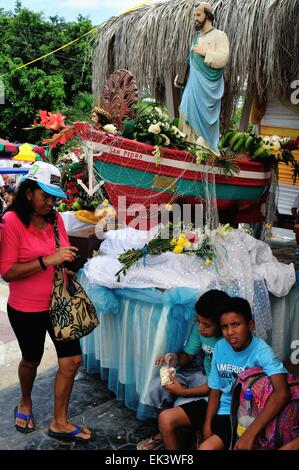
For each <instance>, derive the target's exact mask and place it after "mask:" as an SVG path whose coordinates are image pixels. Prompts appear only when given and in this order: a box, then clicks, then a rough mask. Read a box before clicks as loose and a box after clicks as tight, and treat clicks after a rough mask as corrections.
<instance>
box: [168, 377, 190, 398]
mask: <svg viewBox="0 0 299 470" xmlns="http://www.w3.org/2000/svg"><path fill="white" fill-rule="evenodd" d="M172 381H173V382H172V384H170V385H164V387H163V388H164V389H165V390H167V392H169V393H172V394H173V395H178V396H184V391H185V390H186V389H185V387H183V386H182V385H181V384H180V382H178V381H177V380H176V379H175V378H173V379H172Z"/></svg>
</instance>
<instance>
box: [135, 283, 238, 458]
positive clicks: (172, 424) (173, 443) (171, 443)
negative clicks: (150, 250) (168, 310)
mask: <svg viewBox="0 0 299 470" xmlns="http://www.w3.org/2000/svg"><path fill="white" fill-rule="evenodd" d="M227 299H229V296H228V295H227V294H226V293H225V292H222V291H219V290H216V289H212V290H210V291H208V292H206V293H204V294H203V295H202V296H201V297H200V298H199V300H198V301H197V303H196V305H195V310H196V320H197V321H196V322H195V324H194V325H193V328H192V332H191V335H190V337H189V339H188V341H187V343H186V345H185V347H184V350H183V351H182V352H180V353H179V355H178V357H177V355H176V354H173V353H170V354H169V353H168V354H166V355H164V356H162V357H160V358H158V359H157V360H156V364H157V365H160V366H161V365H163V364H164V363H165V362H168V364H169V365H172V366H173V365H175V363H178V365H179V368H178V371H177V374H176V376H175V378H173V379H172V383H171V384H169V385H165V386H163V387H162V386H161V384H160V377H155V378H154V379H153V380H152V382H151V383H150V386H149V391H148V400H147V404H149V405H151V406H154V407H155V408H156V410H157V415H158V418H159V430H160V433H159V434H157V435H155V436H151V437H150V438H148V439H145V440H143V441H141V442H139V444H138V445H137V449H138V450H157V449H160V448H161V447H162V446H163V443H164V447H165V449H167V450H175V449H177V448H178V446H179V442H178V438H177V430H178V428H180V427H182V426H184V427H190V426H194V427H196V428H200V427H201V426H202V424H203V421H204V417H205V411H206V407H207V395H208V393H209V387H208V385H207V376H208V375H209V373H210V370H211V362H212V355H213V352H214V348H215V345H216V343H217V341H219V339H220V338H221V331H220V328H219V323H218V317H219V313H220V311H221V306H222V305H223V303H224V302H225V301H226V300H227ZM199 353H202V355H203V356H204V360H203V369H202V363H201V364H198V363H197V364H194V361H193V360H194V358H195V357H196V356H198V354H199ZM169 359H170V361H169ZM195 408H196V410H195ZM197 415H199V418H198V419H197ZM165 427H166V428H167V430H166V431H165Z"/></svg>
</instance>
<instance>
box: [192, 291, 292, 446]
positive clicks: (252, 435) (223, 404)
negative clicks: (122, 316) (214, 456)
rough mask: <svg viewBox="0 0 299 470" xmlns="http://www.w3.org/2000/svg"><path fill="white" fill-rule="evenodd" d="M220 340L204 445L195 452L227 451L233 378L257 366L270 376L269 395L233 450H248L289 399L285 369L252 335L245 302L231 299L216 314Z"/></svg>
mask: <svg viewBox="0 0 299 470" xmlns="http://www.w3.org/2000/svg"><path fill="white" fill-rule="evenodd" d="M220 325H221V329H222V334H223V339H221V340H220V341H219V342H218V343H217V344H216V346H215V351H214V355H213V360H212V368H211V373H210V375H209V379H208V385H209V388H210V394H209V401H208V409H207V413H206V419H205V423H204V427H203V437H204V442H203V443H202V444H201V445H200V447H199V450H224V449H229V447H230V441H231V423H230V405H231V400H232V389H233V386H234V384H235V382H236V379H237V376H238V374H239V373H240V372H243V371H244V370H245V369H247V368H249V367H254V366H260V367H261V368H262V369H263V370H264V372H265V374H267V375H268V376H269V377H270V380H271V382H272V385H273V393H272V394H271V396H270V397H269V399H268V401H267V403H266V405H265V406H264V408H263V410H262V411H261V413H260V414H259V416H258V417H257V418H256V419H255V420H254V422H253V423H252V424H251V425H250V426H249V427H248V428H247V429H246V431H245V432H244V434H243V435H242V436H241V437H240V438H239V439H238V441H237V442H236V444H235V449H238V450H241V449H252V448H253V445H254V441H255V439H256V437H257V436H258V435H259V434H260V432H261V431H262V430H263V428H264V427H265V426H266V425H267V424H268V423H269V422H270V421H271V420H272V419H273V418H274V417H275V416H276V415H277V414H278V413H279V412H280V410H281V409H282V408H283V407H284V406H285V405H286V403H287V401H288V399H289V391H288V387H287V381H286V374H287V370H286V369H285V368H284V367H283V364H282V363H281V362H280V361H279V360H278V359H277V357H276V356H275V354H274V352H273V350H272V348H271V347H270V346H268V345H267V344H266V343H265V341H263V340H262V339H260V338H257V337H255V336H253V335H252V330H253V329H254V322H253V319H252V314H251V308H250V305H249V303H248V302H247V300H245V299H241V298H239V297H234V298H232V299H231V300H230V301H229V302H228V303H227V305H226V306H225V309H224V312H223V313H222V314H221V315H220Z"/></svg>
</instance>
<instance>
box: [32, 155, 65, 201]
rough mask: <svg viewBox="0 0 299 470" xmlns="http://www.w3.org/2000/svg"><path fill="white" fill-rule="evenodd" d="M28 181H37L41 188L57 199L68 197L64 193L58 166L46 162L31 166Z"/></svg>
mask: <svg viewBox="0 0 299 470" xmlns="http://www.w3.org/2000/svg"><path fill="white" fill-rule="evenodd" d="M25 178H26V179H29V180H33V181H36V183H37V184H38V185H39V187H40V188H41V189H42V190H43V191H45V193H48V194H51V196H55V197H60V198H61V197H65V198H66V197H67V195H66V194H65V192H64V191H62V189H61V187H60V184H61V173H60V171H59V169H58V168H56V166H54V165H51V164H50V163H46V162H35V163H33V165H31V166H30V170H29V172H28V174H27V175H26V176H25Z"/></svg>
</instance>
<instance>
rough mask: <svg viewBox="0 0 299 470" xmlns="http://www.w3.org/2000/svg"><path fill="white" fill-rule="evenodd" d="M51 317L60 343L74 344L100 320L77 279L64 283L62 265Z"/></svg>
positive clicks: (56, 280) (56, 276)
mask: <svg viewBox="0 0 299 470" xmlns="http://www.w3.org/2000/svg"><path fill="white" fill-rule="evenodd" d="M54 233H55V241H56V247H57V248H59V246H60V241H59V232H58V226H57V221H56V220H55V223H54ZM50 318H51V321H52V324H53V328H54V333H55V338H56V340H57V341H72V340H76V339H80V338H82V337H83V336H86V335H88V334H89V333H90V332H91V331H92V330H94V328H95V327H96V326H98V324H99V323H100V322H99V319H98V317H97V314H96V310H95V307H94V305H93V304H92V302H91V300H90V299H89V297H88V296H87V294H86V292H85V291H84V289H83V287H82V286H81V284H80V283H79V281H78V280H77V278H76V277H75V276H74V277H73V278H69V284H68V287H67V286H66V284H65V281H64V276H63V270H62V265H61V264H60V265H58V266H56V269H55V274H54V285H53V289H52V295H51V304H50Z"/></svg>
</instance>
